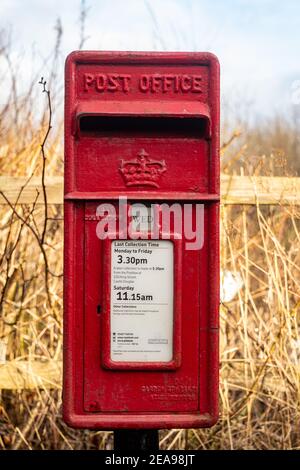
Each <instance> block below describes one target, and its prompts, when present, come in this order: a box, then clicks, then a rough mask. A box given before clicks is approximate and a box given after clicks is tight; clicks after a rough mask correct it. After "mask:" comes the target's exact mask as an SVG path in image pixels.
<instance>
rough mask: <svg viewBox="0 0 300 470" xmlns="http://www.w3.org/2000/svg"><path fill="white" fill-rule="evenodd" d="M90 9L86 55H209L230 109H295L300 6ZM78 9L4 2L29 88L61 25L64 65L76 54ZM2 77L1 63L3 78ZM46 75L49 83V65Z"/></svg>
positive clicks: (109, 0) (255, 2)
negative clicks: (188, 52)
mask: <svg viewBox="0 0 300 470" xmlns="http://www.w3.org/2000/svg"><path fill="white" fill-rule="evenodd" d="M86 3H87V6H88V7H89V11H88V16H87V21H86V34H87V36H88V39H87V41H86V43H85V47H84V48H85V49H102V50H104V49H105V50H110V49H114V50H118V49H120V50H174V51H176V50H209V51H212V52H214V53H215V54H216V55H217V56H218V57H219V60H220V62H221V70H222V93H223V97H224V100H223V101H224V104H226V105H227V107H230V108H232V109H236V110H237V112H238V111H240V110H241V109H243V108H248V109H251V110H253V112H254V113H257V114H263V115H265V114H268V115H270V114H272V113H274V112H279V111H280V112H281V111H282V109H288V107H290V106H291V95H292V87H293V83H294V84H295V81H297V80H299V79H300V59H299V57H300V54H299V46H300V1H299V0H285V1H284V2H279V1H278V0H148V1H144V0H86ZM79 7H80V0H72V1H71V0H68V1H67V0H43V1H42V0H0V30H1V29H3V28H5V27H6V28H7V27H11V30H12V38H13V40H12V44H13V58H14V60H21V61H22V62H21V63H22V66H21V67H20V75H22V76H23V77H22V78H23V80H24V81H26V80H27V79H29V77H30V74H31V73H32V72H34V71H35V70H37V69H39V67H40V66H41V64H42V63H43V62H42V59H43V58H45V57H47V56H48V55H49V53H50V52H51V50H52V48H53V44H54V39H55V32H54V24H55V22H56V19H57V17H60V19H61V21H62V25H63V30H64V33H63V38H62V57H61V63H62V62H63V58H64V56H65V55H66V54H67V53H68V52H70V51H71V50H74V49H77V48H78V44H79V22H78V19H79ZM153 17H154V19H153ZM33 49H34V50H35V60H34V62H32V50H33ZM1 67H2V69H1ZM4 69H5V64H4V63H1V62H0V70H2V74H3V70H4ZM42 69H43V74H44V75H45V76H47V65H45V64H44V65H43V66H42ZM61 76H62V74H61ZM240 103H242V105H240Z"/></svg>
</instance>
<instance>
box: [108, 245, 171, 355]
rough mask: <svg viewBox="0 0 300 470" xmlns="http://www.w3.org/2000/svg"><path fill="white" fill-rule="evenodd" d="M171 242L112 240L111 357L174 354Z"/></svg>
mask: <svg viewBox="0 0 300 470" xmlns="http://www.w3.org/2000/svg"><path fill="white" fill-rule="evenodd" d="M173 297H174V246H173V243H172V242H171V241H169V240H151V241H150V240H115V241H113V242H112V244H111V297H110V305H111V308H110V315H111V318H110V320H111V360H113V361H116V362H170V361H171V360H172V359H173V317H174V315H173V310H174V308H173Z"/></svg>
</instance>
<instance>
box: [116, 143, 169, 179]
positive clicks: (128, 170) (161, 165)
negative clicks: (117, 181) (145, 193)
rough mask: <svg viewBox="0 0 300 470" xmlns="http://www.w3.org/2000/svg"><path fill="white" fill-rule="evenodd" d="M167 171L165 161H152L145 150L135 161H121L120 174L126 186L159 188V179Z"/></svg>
mask: <svg viewBox="0 0 300 470" xmlns="http://www.w3.org/2000/svg"><path fill="white" fill-rule="evenodd" d="M166 170H167V166H166V162H165V160H160V161H158V160H152V159H150V158H149V155H148V153H147V152H145V150H144V149H142V150H140V152H139V153H138V156H137V158H136V159H135V160H121V166H120V172H121V173H122V175H123V178H124V180H125V184H126V186H153V187H155V188H159V179H160V177H161V175H162V174H163V173H164V172H165V171H166Z"/></svg>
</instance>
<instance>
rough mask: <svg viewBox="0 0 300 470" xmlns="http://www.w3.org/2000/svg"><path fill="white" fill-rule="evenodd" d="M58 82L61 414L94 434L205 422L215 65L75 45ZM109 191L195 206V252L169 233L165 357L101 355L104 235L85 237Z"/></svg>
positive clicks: (211, 306)
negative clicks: (169, 324) (168, 347)
mask: <svg viewBox="0 0 300 470" xmlns="http://www.w3.org/2000/svg"><path fill="white" fill-rule="evenodd" d="M65 84H66V97H65V245H64V246H65V248H64V249H65V264H64V383H63V413H64V419H65V421H66V422H67V423H68V424H69V425H71V426H74V427H81V428H94V429H116V428H158V429H159V428H172V427H176V428H192V427H194V428H197V427H206V426H211V425H213V424H214V423H215V422H216V420H217V419H218V374H219V358H218V327H219V194H220V193H219V187H220V170H219V64H218V61H217V59H216V58H215V56H213V55H212V54H208V53H133V52H130V53H129V52H86V51H84V52H74V53H72V54H70V56H69V57H68V59H67V62H66V77H65ZM100 129H101V130H100ZM144 149H145V150H146V152H147V154H146V155H147V156H146V157H145V156H144V155H145V150H144ZM145 158H146V161H147V165H149V163H150V164H151V165H152V166H153V168H155V169H154V170H153V173H152V177H149V178H148V177H147V173H146V172H144V177H143V179H142V180H141V179H140V180H138V178H137V177H136V176H132V172H131V173H130V171H126V166H127V168H130V165H131V166H133V167H134V165H139V167H142V166H143V165H145ZM153 174H154V175H155V177H153ZM145 175H146V176H145ZM156 175H158V176H157V178H156ZM158 177H159V178H158ZM120 195H123V196H126V197H127V198H128V204H130V203H131V201H133V202H138V201H139V200H140V201H143V202H144V203H145V202H148V203H149V204H151V203H153V202H155V204H157V205H158V207H159V206H160V204H162V203H164V202H168V201H170V203H174V201H176V202H177V203H179V204H184V203H185V202H189V203H191V204H193V210H194V207H195V204H196V203H201V204H204V245H203V247H202V249H201V250H194V251H193V250H186V249H185V244H184V241H185V240H184V239H183V240H174V300H175V303H174V305H175V307H174V321H175V326H174V349H173V360H172V361H171V362H170V363H151V364H149V363H146V364H143V363H139V364H135V363H122V365H121V366H120V365H119V366H116V364H114V363H113V362H112V361H111V359H110V335H109V330H110V320H109V318H110V316H109V311H110V305H109V303H110V243H111V242H110V241H107V240H99V239H98V237H97V235H96V226H97V222H98V219H97V216H96V209H97V206H98V205H99V203H101V202H102V201H106V202H110V203H112V204H113V205H115V207H116V213H117V217H118V207H117V206H118V198H119V196H120ZM173 229H174V227H173V228H172V227H171V231H172V230H173ZM171 238H172V237H171ZM99 306H101V313H99V312H100V309H99Z"/></svg>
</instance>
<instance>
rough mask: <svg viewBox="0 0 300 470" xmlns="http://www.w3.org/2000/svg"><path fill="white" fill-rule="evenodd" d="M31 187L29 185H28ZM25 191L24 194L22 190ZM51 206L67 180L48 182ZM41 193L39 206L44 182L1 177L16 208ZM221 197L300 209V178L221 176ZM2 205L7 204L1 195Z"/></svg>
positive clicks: (0, 188) (60, 199)
mask: <svg viewBox="0 0 300 470" xmlns="http://www.w3.org/2000/svg"><path fill="white" fill-rule="evenodd" d="M26 183H27V184H26ZM22 187H23V190H22ZM46 188H47V198H48V203H49V204H62V202H63V178H62V177H61V176H53V177H49V178H48V179H47V180H46ZM37 191H38V193H39V199H38V202H39V203H42V202H43V198H42V186H41V179H40V178H38V177H34V178H32V179H31V180H30V181H29V182H28V181H27V179H26V178H20V177H12V176H0V193H2V192H3V193H4V194H5V196H6V198H7V199H8V200H9V201H10V202H11V203H12V204H15V202H16V200H17V199H18V198H19V200H18V202H19V203H20V204H31V203H33V202H34V201H35V199H36V196H37ZM221 194H222V202H223V203H224V204H256V203H259V204H269V205H270V204H282V205H286V204H295V205H300V177H299V178H296V177H278V176H274V177H268V176H235V175H234V176H232V175H226V174H222V175H221ZM0 204H6V201H5V198H3V196H2V195H1V194H0Z"/></svg>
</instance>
